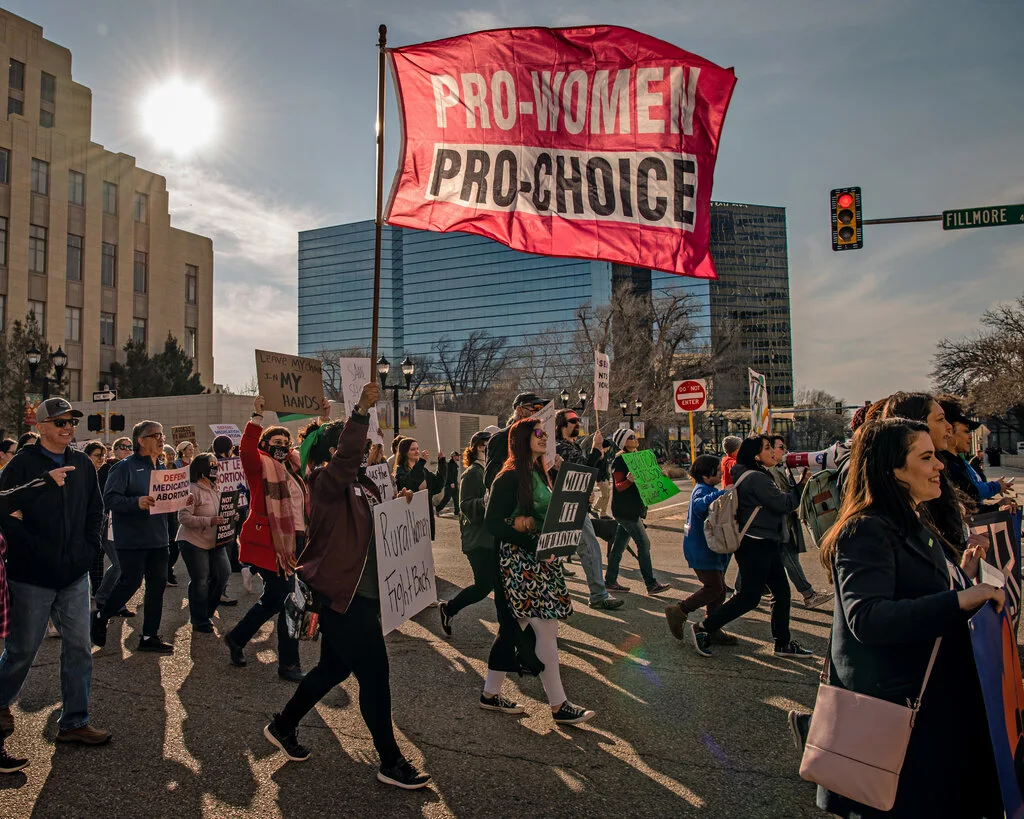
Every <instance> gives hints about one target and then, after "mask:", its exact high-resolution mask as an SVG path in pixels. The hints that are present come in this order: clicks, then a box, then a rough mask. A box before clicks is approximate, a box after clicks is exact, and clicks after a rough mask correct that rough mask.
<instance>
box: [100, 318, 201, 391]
mask: <svg viewBox="0 0 1024 819" xmlns="http://www.w3.org/2000/svg"><path fill="white" fill-rule="evenodd" d="M124 351H125V354H126V358H125V363H124V364H121V363H120V362H115V363H114V364H113V365H112V366H111V368H110V370H111V374H112V375H113V376H114V378H115V379H116V381H117V394H118V397H119V398H158V397H161V396H165V395H197V394H199V393H201V392H202V391H203V384H202V382H201V381H200V380H199V373H197V372H194V369H195V366H194V362H193V361H192V359H191V358H189V357H188V355H186V354H185V350H184V349H182V347H181V345H180V344H178V341H177V339H175V338H174V336H172V335H171V334H170V333H168V334H167V340H166V341H165V342H164V349H163V352H160V353H157V354H156V355H153V356H150V355H149V353H148V352H147V351H146V345H145V344H143V343H141V342H139V343H136V342H134V341H132V340H130V339H129V340H128V341H127V342H126V343H125V345H124Z"/></svg>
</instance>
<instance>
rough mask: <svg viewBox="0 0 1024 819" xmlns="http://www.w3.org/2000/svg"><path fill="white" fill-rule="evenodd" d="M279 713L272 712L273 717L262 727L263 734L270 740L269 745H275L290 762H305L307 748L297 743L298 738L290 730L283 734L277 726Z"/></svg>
mask: <svg viewBox="0 0 1024 819" xmlns="http://www.w3.org/2000/svg"><path fill="white" fill-rule="evenodd" d="M279 716H280V714H274V718H273V719H272V720H271V721H270V722H269V723H267V727H266V728H264V729H263V736H265V737H266V738H267V739H268V740H270V744H271V745H276V746H277V747H278V748H279V749H280V750H281V751H283V752H284V755H285V756H286V757H288V759H290V760H291V761H292V762H305V761H306V760H307V759H309V748H307V747H306V746H305V745H300V744H299V738H298V737H297V736H296V735H295V732H294V731H292V732H291V733H290V734H283V733H281V731H279V730H278V728H277V718H278V717H279Z"/></svg>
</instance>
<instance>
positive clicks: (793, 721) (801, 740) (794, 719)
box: [788, 711, 811, 753]
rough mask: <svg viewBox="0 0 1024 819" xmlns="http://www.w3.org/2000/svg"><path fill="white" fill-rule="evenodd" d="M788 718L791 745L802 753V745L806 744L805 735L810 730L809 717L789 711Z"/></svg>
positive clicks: (808, 715)
mask: <svg viewBox="0 0 1024 819" xmlns="http://www.w3.org/2000/svg"><path fill="white" fill-rule="evenodd" d="M788 718H789V733H790V735H791V736H792V737H793V744H794V745H795V746H796V749H797V750H798V751H799V752H800V753H803V752H804V745H806V744H807V734H808V733H809V732H810V730H811V715H810V714H801V713H800V712H799V711H790V712H789V715H788Z"/></svg>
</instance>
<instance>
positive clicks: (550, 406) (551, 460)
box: [533, 401, 558, 468]
mask: <svg viewBox="0 0 1024 819" xmlns="http://www.w3.org/2000/svg"><path fill="white" fill-rule="evenodd" d="M557 411H558V410H557V409H555V402H554V401H548V402H547V404H545V405H544V408H543V409H541V410H540V411H538V412H535V413H534V414H533V417H534V418H539V419H540V420H541V421H543V422H544V429H546V430H547V433H548V451H547V459H548V467H549V468H550V467H552V466H554V464H555V413H556V412H557Z"/></svg>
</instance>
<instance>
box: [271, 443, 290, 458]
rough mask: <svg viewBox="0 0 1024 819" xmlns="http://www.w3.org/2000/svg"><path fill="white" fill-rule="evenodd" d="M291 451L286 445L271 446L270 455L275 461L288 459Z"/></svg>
mask: <svg viewBox="0 0 1024 819" xmlns="http://www.w3.org/2000/svg"><path fill="white" fill-rule="evenodd" d="M290 451H291V450H290V449H289V448H288V447H286V446H272V447H270V457H271V458H273V459H274V460H275V461H287V460H288V453H289V452H290Z"/></svg>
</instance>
